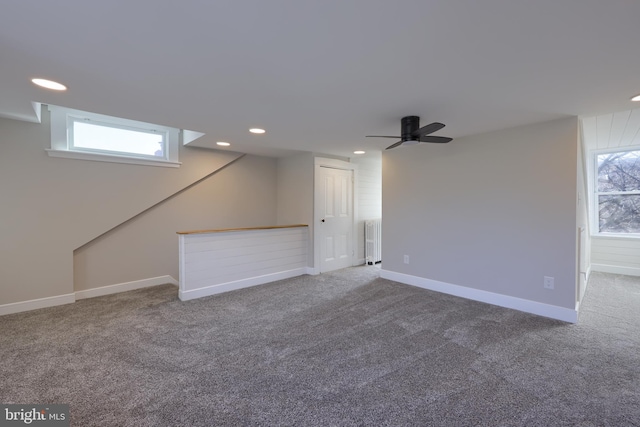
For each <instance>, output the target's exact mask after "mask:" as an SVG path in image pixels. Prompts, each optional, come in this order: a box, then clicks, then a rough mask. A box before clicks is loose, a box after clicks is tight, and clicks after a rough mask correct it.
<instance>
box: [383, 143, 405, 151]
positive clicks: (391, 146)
mask: <svg viewBox="0 0 640 427" xmlns="http://www.w3.org/2000/svg"><path fill="white" fill-rule="evenodd" d="M403 142H404V141H398V142H396V143H395V144H391V145H390V146H388V147H387V148H385V150H391V149H392V148H396V147H397V146H398V145H402V143H403Z"/></svg>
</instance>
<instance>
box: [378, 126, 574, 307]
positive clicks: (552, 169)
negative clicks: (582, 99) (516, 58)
mask: <svg viewBox="0 0 640 427" xmlns="http://www.w3.org/2000/svg"><path fill="white" fill-rule="evenodd" d="M577 128H578V124H577V119H576V118H568V119H563V120H556V121H552V122H547V123H542V124H537V125H531V126H522V127H518V128H514V129H508V130H503V131H499V132H494V133H489V134H483V135H479V136H472V137H467V138H460V139H457V140H454V141H453V142H451V143H449V144H445V145H437V144H420V145H417V146H410V147H404V148H399V149H395V150H390V151H388V152H385V153H384V154H383V165H382V166H383V187H382V190H383V195H384V197H383V202H382V218H383V243H384V244H383V248H382V251H383V253H382V259H383V261H382V268H383V269H384V270H388V271H393V272H398V273H404V274H408V275H413V276H417V277H420V278H427V279H432V280H437V281H441V282H445V283H450V284H454V285H460V286H466V287H469V288H474V289H479V290H483V291H488V292H494V293H498V294H504V295H508V296H513V297H518V298H523V299H527V300H532V301H537V302H541V303H547V304H551V305H555V306H560V307H565V308H571V309H573V308H575V300H576V279H577V278H576V270H577V268H576V262H577V260H576V255H577V254H576V230H577V225H576V190H577V185H576V179H577V156H578V151H577V140H578V137H577ZM405 254H406V255H409V256H410V264H408V265H407V264H404V263H403V255H405ZM543 276H552V277H554V278H555V290H553V291H550V290H547V289H544V288H543Z"/></svg>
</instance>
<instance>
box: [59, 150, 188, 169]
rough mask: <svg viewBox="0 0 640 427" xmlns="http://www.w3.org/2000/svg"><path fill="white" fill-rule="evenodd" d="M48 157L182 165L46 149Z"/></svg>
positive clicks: (166, 161)
mask: <svg viewBox="0 0 640 427" xmlns="http://www.w3.org/2000/svg"><path fill="white" fill-rule="evenodd" d="M47 154H48V155H49V156H50V157H62V158H66V159H76V160H90V161H94V162H109V163H125V164H130V165H143V166H157V167H163V168H179V167H180V165H181V164H182V163H180V162H172V161H169V160H151V159H142V158H139V157H125V156H112V155H109V154H98V153H84V152H81V151H68V150H53V149H47Z"/></svg>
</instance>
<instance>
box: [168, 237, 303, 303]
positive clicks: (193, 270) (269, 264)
mask: <svg viewBox="0 0 640 427" xmlns="http://www.w3.org/2000/svg"><path fill="white" fill-rule="evenodd" d="M308 234H309V231H308V227H296V228H286V229H263V230H243V231H233V232H212V233H200V234H187V235H182V236H181V241H183V244H182V245H181V247H180V268H181V272H180V295H181V299H184V298H187V299H191V298H196V297H198V295H199V296H204V295H212V293H210V292H213V293H219V292H226V291H227V290H232V289H240V288H241V287H246V286H254V284H262V283H267V282H265V281H264V280H267V281H273V280H279V279H278V277H281V276H282V274H285V275H286V276H287V277H293V276H288V275H289V274H292V273H291V272H298V273H296V274H298V275H299V274H304V273H305V272H306V269H307V267H308V265H307V264H308V256H307V250H308ZM214 288H215V290H214ZM202 289H204V291H198V292H195V293H194V292H193V291H195V290H202ZM182 296H184V298H182Z"/></svg>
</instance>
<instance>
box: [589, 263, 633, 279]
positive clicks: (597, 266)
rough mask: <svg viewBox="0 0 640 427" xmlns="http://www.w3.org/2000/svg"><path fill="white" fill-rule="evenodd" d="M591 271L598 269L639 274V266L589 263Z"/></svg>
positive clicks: (601, 271) (626, 274) (624, 273)
mask: <svg viewBox="0 0 640 427" xmlns="http://www.w3.org/2000/svg"><path fill="white" fill-rule="evenodd" d="M591 271H599V272H600V273H611V274H623V275H625V276H640V268H636V267H621V266H618V265H605V264H591ZM591 271H590V272H591Z"/></svg>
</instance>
